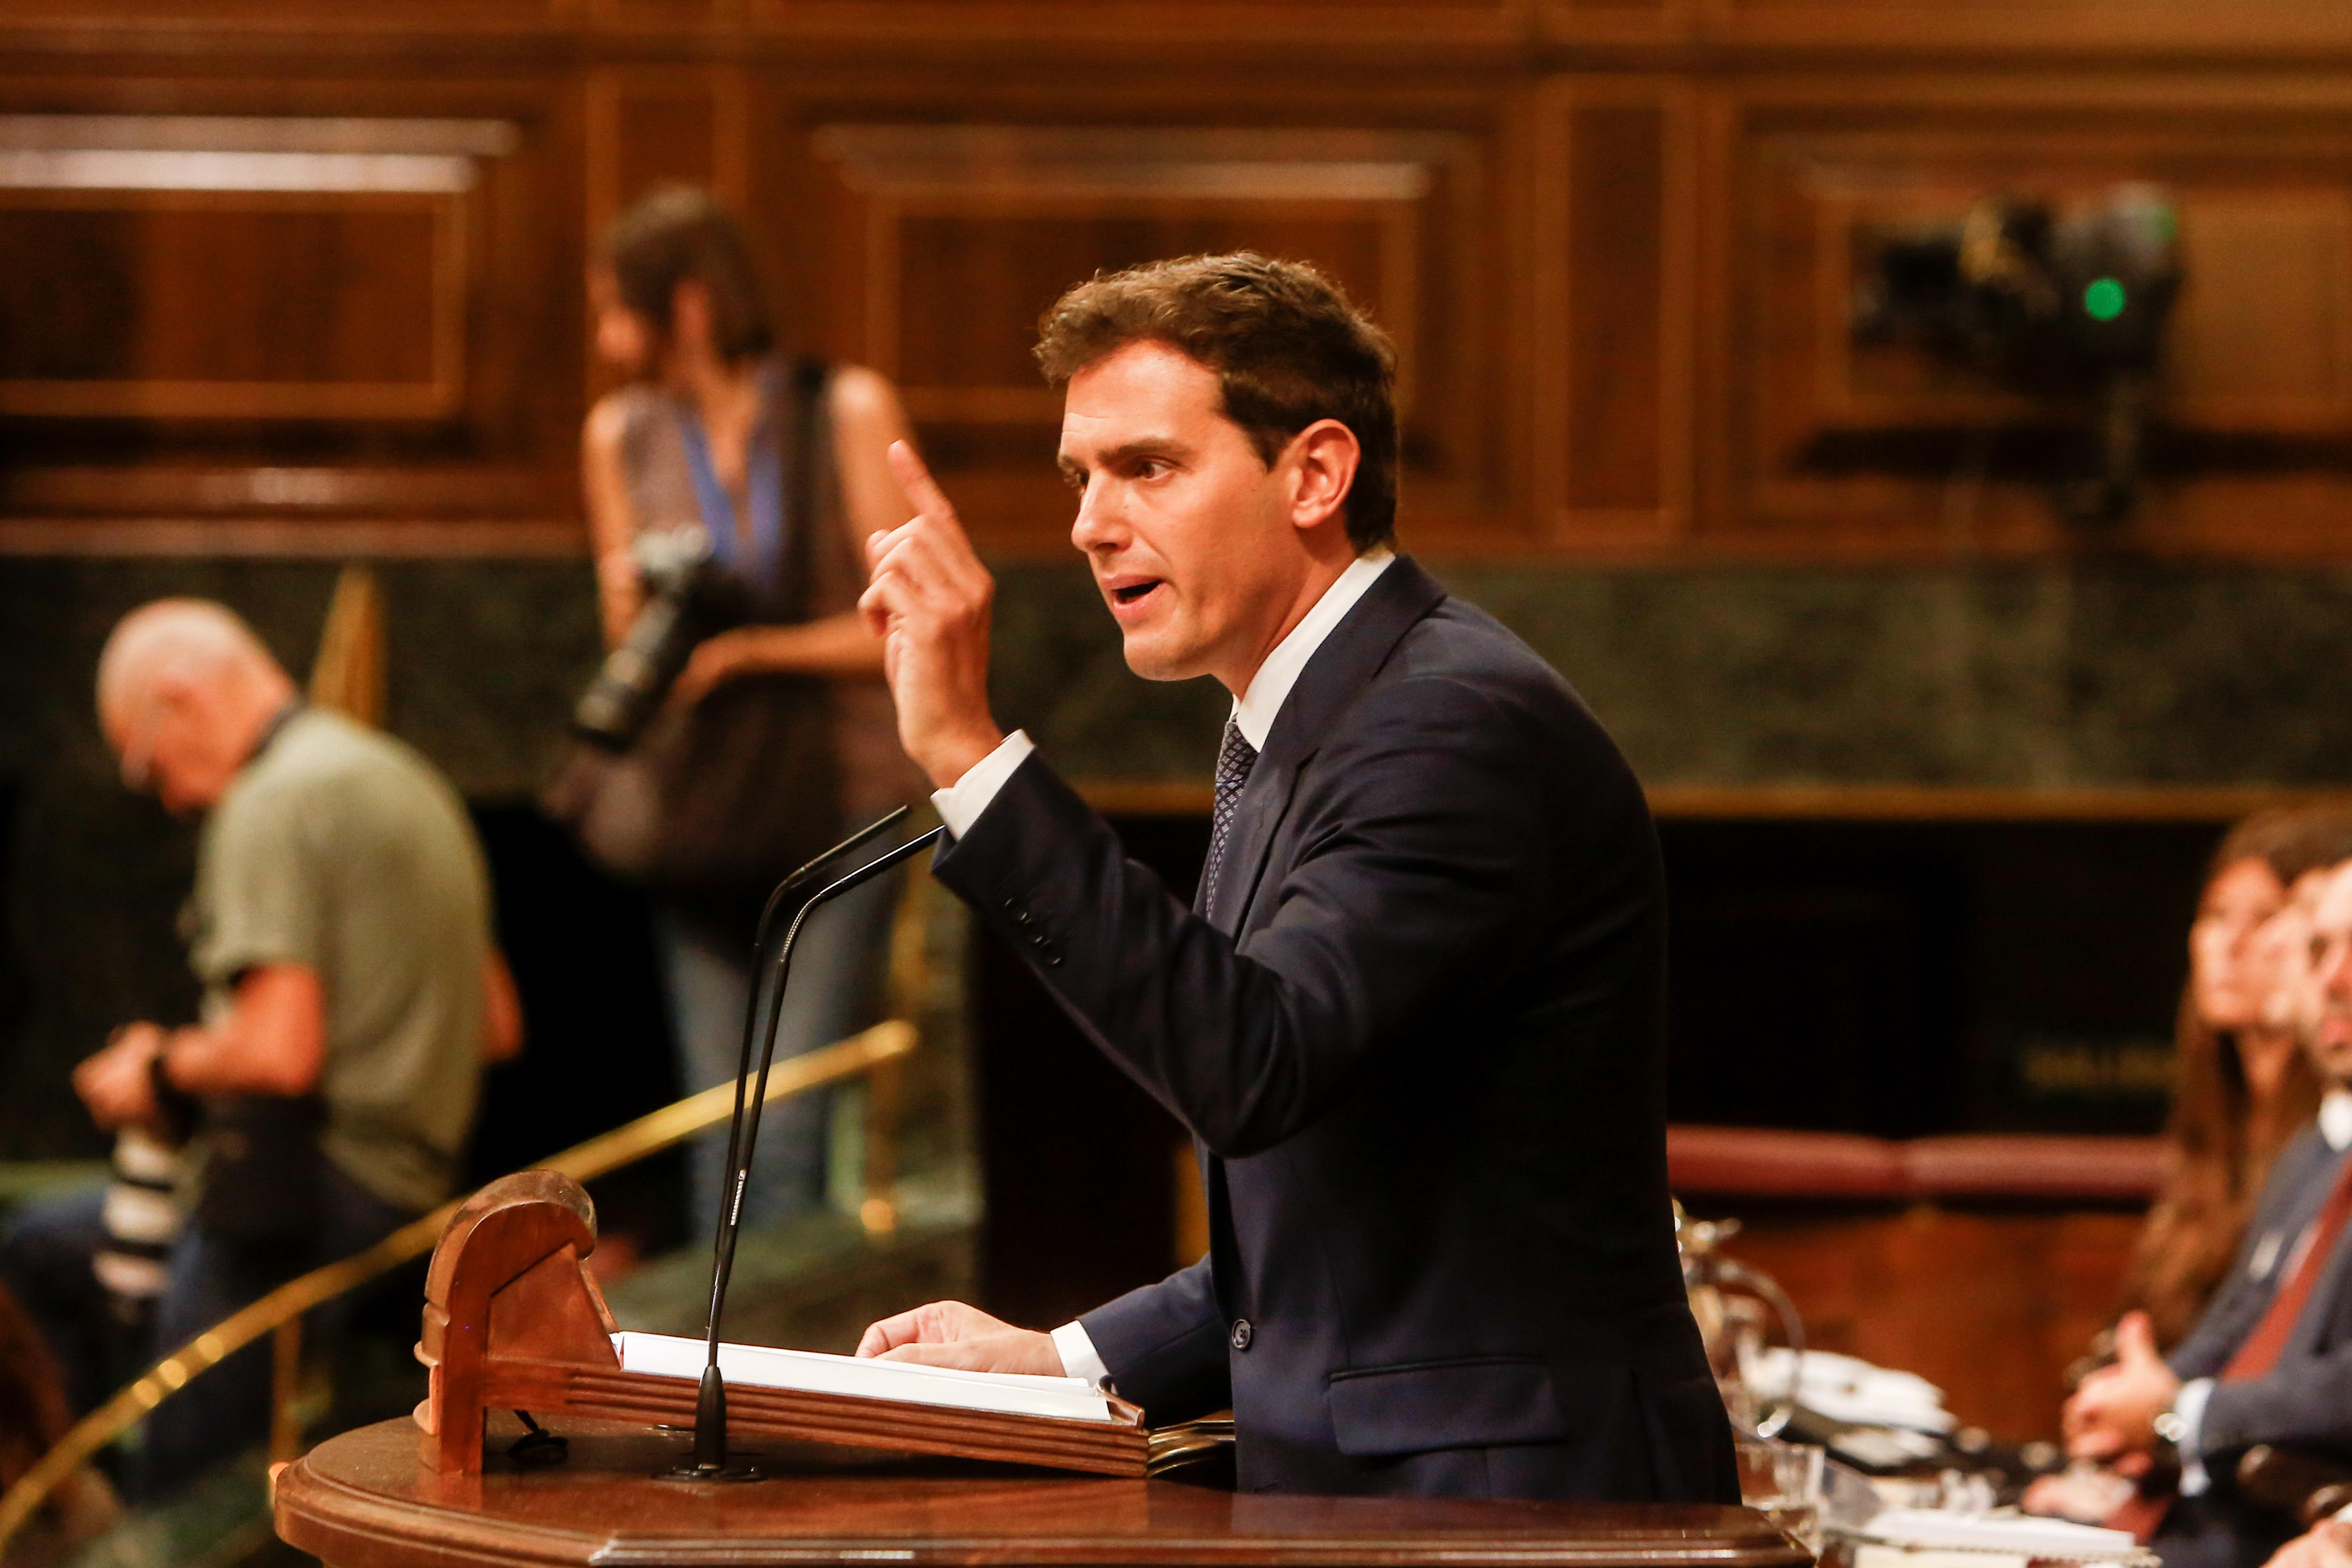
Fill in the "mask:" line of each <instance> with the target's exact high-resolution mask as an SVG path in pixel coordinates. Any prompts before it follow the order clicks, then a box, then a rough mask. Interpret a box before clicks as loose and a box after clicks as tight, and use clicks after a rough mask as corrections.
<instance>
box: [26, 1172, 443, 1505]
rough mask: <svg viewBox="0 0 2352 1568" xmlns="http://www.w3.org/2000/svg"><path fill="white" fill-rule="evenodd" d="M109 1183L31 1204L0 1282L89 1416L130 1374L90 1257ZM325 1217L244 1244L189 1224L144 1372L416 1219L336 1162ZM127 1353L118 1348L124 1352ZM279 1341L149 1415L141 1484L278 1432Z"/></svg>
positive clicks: (316, 1316)
mask: <svg viewBox="0 0 2352 1568" xmlns="http://www.w3.org/2000/svg"><path fill="white" fill-rule="evenodd" d="M105 1197H106V1189H105V1187H104V1186H102V1185H101V1186H89V1187H85V1188H80V1189H78V1190H75V1191H72V1192H67V1193H60V1194H58V1195H56V1196H55V1197H47V1198H42V1199H40V1200H38V1201H37V1202H34V1203H30V1204H27V1205H26V1206H25V1207H23V1208H22V1209H20V1210H18V1211H17V1213H16V1218H15V1219H14V1220H13V1221H12V1222H11V1223H10V1224H9V1226H8V1228H7V1230H6V1231H5V1234H0V1283H5V1284H6V1285H7V1287H8V1288H9V1290H11V1291H14V1292H15V1293H16V1298H17V1300H18V1301H21V1302H22V1303H23V1304H24V1307H25V1310H26V1312H28V1313H29V1314H30V1315H31V1316H32V1319H33V1321H34V1322H36V1323H37V1324H38V1325H39V1326H40V1329H41V1333H42V1335H43V1337H44V1338H46V1339H47V1341H48V1343H49V1348H50V1350H51V1352H52V1353H53V1354H55V1355H56V1356H57V1358H58V1363H59V1364H60V1366H61V1368H62V1370H63V1371H64V1373H65V1377H66V1386H67V1388H68V1392H69V1393H70V1395H71V1396H72V1398H73V1400H74V1406H75V1408H74V1413H75V1414H76V1415H77V1416H80V1415H85V1414H87V1413H88V1412H89V1410H90V1409H91V1408H92V1407H93V1406H96V1405H97V1404H98V1403H99V1402H100V1400H102V1399H103V1398H104V1397H106V1396H107V1395H108V1394H110V1392H111V1389H110V1387H109V1386H108V1384H109V1382H110V1380H111V1378H113V1377H114V1376H116V1375H119V1373H120V1370H121V1369H120V1367H119V1366H110V1365H109V1364H108V1361H109V1360H110V1359H111V1358H110V1356H109V1355H108V1354H107V1353H108V1348H109V1347H108V1346H107V1343H106V1341H105V1336H104V1330H103V1325H104V1324H105V1323H106V1322H108V1321H109V1320H110V1316H111V1313H110V1302H109V1301H108V1298H107V1293H106V1291H105V1288H104V1287H103V1286H101V1285H100V1284H99V1282H98V1279H97V1277H96V1276H95V1275H94V1274H92V1273H91V1272H90V1260H91V1259H92V1258H93V1257H95V1256H96V1255H97V1254H98V1253H99V1252H100V1251H101V1250H103V1249H104V1248H105V1247H106V1245H107V1234H106V1225H105V1221H104V1220H103V1218H101V1214H100V1211H101V1208H102V1207H103V1205H104V1203H105ZM319 1209H320V1213H319V1226H318V1229H317V1231H316V1232H315V1233H314V1234H313V1235H311V1236H310V1237H309V1238H306V1239H299V1240H295V1241H290V1242H269V1243H253V1242H236V1241H229V1240H226V1239H222V1238H220V1237H216V1236H209V1235H206V1234H205V1232H204V1231H203V1230H201V1229H199V1228H197V1227H195V1226H194V1225H193V1224H191V1225H190V1226H189V1227H188V1228H186V1229H185V1230H184V1231H182V1232H181V1233H180V1238H179V1240H178V1241H177V1242H176V1243H174V1244H173V1249H172V1253H171V1258H170V1261H169V1263H168V1265H167V1278H166V1281H165V1283H164V1286H163V1295H162V1297H161V1298H160V1299H159V1300H158V1301H157V1302H156V1306H155V1313H154V1321H153V1324H152V1333H151V1335H150V1336H149V1338H148V1340H147V1342H146V1343H142V1344H137V1345H134V1346H133V1347H131V1349H132V1353H133V1354H135V1355H136V1356H137V1358H138V1360H139V1361H140V1363H141V1364H140V1365H139V1367H138V1368H137V1370H138V1371H142V1372H143V1371H145V1370H146V1367H147V1366H148V1365H152V1364H153V1363H154V1362H155V1361H156V1360H158V1359H160V1358H161V1357H163V1356H165V1355H168V1354H171V1353H172V1352H173V1351H175V1350H177V1349H179V1348H180V1347H181V1346H182V1345H184V1344H186V1343H188V1342H189V1341H190V1340H192V1339H194V1338H195V1337H196V1336H197V1335H198V1334H200V1333H204V1332H205V1330H206V1329H208V1328H211V1327H212V1326H213V1325H215V1323H217V1322H220V1321H221V1320H222V1319H223V1318H226V1317H227V1316H228V1315H229V1314H230V1313H231V1312H236V1310H237V1309H238V1308H239V1307H243V1306H246V1305H247V1304H249V1303H250V1302H252V1301H257V1300H258V1299H259V1298H261V1297H262V1296H264V1295H267V1294H268V1292H269V1291H272V1290H274V1289H276V1288H277V1287H278V1286H279V1285H282V1284H284V1283H285V1282H286V1281H289V1280H291V1279H293V1278H294V1277H295V1276H296V1275H298V1274H301V1273H305V1272H307V1271H309V1270H312V1269H315V1268H318V1267H319V1266H320V1265H321V1264H324V1263H331V1262H333V1261H334V1260H336V1259H338V1258H346V1257H349V1256H350V1255H351V1254H352V1253H354V1252H358V1251H361V1250H362V1249H366V1248H368V1247H372V1246H373V1245H374V1244H375V1243H376V1242H378V1241H380V1240H382V1239H383V1238H384V1237H385V1236H387V1235H389V1234H390V1233H391V1232H392V1231H394V1230H395V1229H397V1228H399V1227H400V1226H402V1225H404V1224H405V1223H406V1222H407V1221H409V1220H410V1219H412V1218H415V1216H414V1215H412V1214H409V1213H408V1212H406V1211H405V1210H404V1209H400V1208H396V1207H394V1206H393V1205H391V1204H388V1203H386V1202H384V1201H383V1199H382V1198H380V1197H376V1196H375V1195H374V1194H373V1193H371V1192H369V1191H368V1190H367V1189H366V1188H365V1187H362V1186H360V1185H359V1184H358V1183H357V1182H355V1181H353V1180H352V1179H351V1178H350V1177H349V1176H345V1175H343V1173H342V1172H341V1171H340V1170H337V1169H335V1168H334V1167H333V1166H327V1167H326V1176H325V1177H324V1178H323V1180H322V1182H321V1184H320V1202H319ZM344 1315H345V1314H344V1309H343V1307H342V1304H341V1303H340V1302H331V1303H329V1304H328V1305H327V1306H323V1307H320V1308H319V1309H317V1310H316V1311H314V1312H311V1313H310V1321H309V1324H308V1327H309V1328H310V1331H311V1334H312V1336H313V1337H315V1338H318V1339H323V1340H328V1341H331V1340H332V1339H333V1337H334V1334H335V1332H336V1330H337V1329H338V1328H339V1327H340V1324H341V1319H342V1317H343V1316H344ZM118 1354H120V1353H119V1352H118ZM269 1380H270V1366H269V1341H268V1338H267V1337H265V1338H263V1339H261V1340H260V1341H258V1342H257V1343H253V1344H249V1345H247V1346H246V1347H245V1348H244V1349H243V1350H240V1351H238V1352H237V1353H236V1354H234V1355H232V1356H230V1357H229V1358H228V1359H227V1360H226V1361H224V1362H222V1363H221V1364H219V1365H217V1366H215V1367H214V1368H212V1369H211V1370H210V1371H208V1372H205V1373H203V1374H201V1375H198V1376H197V1377H195V1378H194V1380H193V1381H191V1382H190V1383H189V1384H188V1385H187V1386H186V1387H185V1388H184V1389H182V1390H181V1391H180V1392H179V1393H177V1394H175V1395H173V1396H171V1397H170V1398H168V1399H166V1400H164V1401H163V1404H161V1405H159V1406H156V1407H155V1413H154V1414H153V1415H152V1416H148V1417H147V1429H146V1441H145V1444H144V1446H143V1448H142V1451H141V1454H140V1458H139V1461H138V1464H137V1467H136V1470H135V1473H134V1474H133V1475H132V1476H131V1478H129V1479H131V1483H132V1484H131V1490H132V1491H133V1493H134V1494H136V1495H139V1496H142V1497H149V1498H152V1497H160V1496H163V1495H164V1494H165V1493H168V1492H171V1491H173V1490H177V1489H178V1488H180V1487H181V1486H184V1485H185V1484H186V1483H187V1482H189V1481H191V1480H194V1479H195V1478H196V1477H198V1476H200V1475H202V1474H203V1473H204V1472H205V1471H206V1470H207V1469H211V1468H213V1467H214V1466H215V1465H217V1464H220V1463H222V1462H224V1461H226V1460H227V1459H230V1458H235V1457H236V1455H238V1454H240V1453H242V1452H244V1451H245V1450H247V1449H248V1448H255V1447H257V1446H258V1445H260V1444H261V1443H263V1442H264V1441H266V1440H267V1439H268V1436H269Z"/></svg>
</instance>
